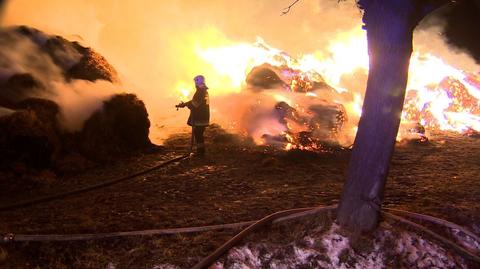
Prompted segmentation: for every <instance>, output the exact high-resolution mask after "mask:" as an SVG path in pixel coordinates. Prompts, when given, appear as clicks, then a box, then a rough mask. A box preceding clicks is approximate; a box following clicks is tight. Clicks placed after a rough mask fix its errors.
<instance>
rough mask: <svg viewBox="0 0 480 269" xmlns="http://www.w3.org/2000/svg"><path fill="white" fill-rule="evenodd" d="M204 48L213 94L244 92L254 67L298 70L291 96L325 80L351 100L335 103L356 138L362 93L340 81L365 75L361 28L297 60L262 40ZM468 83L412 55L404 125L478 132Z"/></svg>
mask: <svg viewBox="0 0 480 269" xmlns="http://www.w3.org/2000/svg"><path fill="white" fill-rule="evenodd" d="M217 41H218V40H217ZM223 43H227V42H225V41H223ZM204 45H207V46H205V47H197V48H196V53H197V55H198V56H199V57H200V58H201V59H202V60H203V61H204V62H205V64H206V65H207V66H209V67H211V69H212V70H211V71H212V72H211V73H210V74H209V77H212V78H213V80H214V81H222V83H221V84H217V85H216V89H221V90H216V91H215V92H214V93H213V94H214V95H226V94H230V93H238V92H241V91H242V90H244V88H245V79H246V77H247V74H248V73H249V72H250V71H251V70H252V68H254V67H256V66H259V65H262V64H264V63H268V64H270V65H271V66H276V67H288V68H290V69H293V70H299V71H300V73H301V76H300V77H299V78H292V81H291V82H290V83H289V84H290V88H291V89H290V90H291V92H294V91H295V88H294V86H295V85H297V84H298V83H300V82H301V81H300V80H305V81H307V83H310V82H314V81H318V80H323V81H324V82H326V83H327V84H328V85H330V86H331V87H333V88H334V89H335V90H336V91H337V92H338V93H342V92H343V93H344V94H347V95H350V96H351V98H350V101H337V102H338V103H340V104H341V105H343V106H344V107H345V109H346V112H347V115H348V119H349V120H350V121H354V124H353V125H352V126H351V128H349V130H345V131H346V132H350V135H351V136H354V134H355V132H356V130H357V127H356V124H357V122H358V119H359V117H360V116H361V107H362V102H363V92H364V89H358V88H345V87H343V86H342V83H341V82H342V78H343V77H344V76H345V75H348V74H352V73H354V72H358V71H359V70H360V71H361V72H364V73H365V74H366V73H368V53H367V42H366V36H365V32H364V31H362V30H361V28H360V27H356V28H354V30H351V31H348V32H345V33H342V34H340V35H339V36H338V38H336V39H334V40H332V41H331V44H330V45H329V46H328V47H327V50H326V51H327V52H328V53H320V52H315V53H313V54H306V55H300V56H299V57H297V58H294V57H291V56H289V55H288V54H287V53H285V52H283V51H281V50H280V49H275V48H272V47H270V46H269V45H267V44H266V42H265V41H263V40H262V39H261V38H258V39H257V42H255V43H254V44H246V43H239V44H231V45H225V46H223V45H219V44H206V43H205V44H204ZM318 75H320V76H321V77H320V78H319V77H318ZM472 81H478V77H477V76H476V75H474V74H467V73H466V72H464V71H462V70H459V69H456V68H454V67H452V66H450V65H448V64H446V63H445V62H444V61H443V60H442V59H441V58H439V57H437V56H435V55H434V54H432V53H430V52H425V51H418V50H416V51H414V53H413V54H412V58H411V62H410V70H409V81H408V86H407V98H406V102H405V107H404V112H403V113H402V125H407V124H409V123H412V122H413V123H415V122H418V123H421V124H422V125H424V126H425V127H426V128H427V130H428V131H433V130H449V131H454V132H459V133H462V132H465V131H468V130H471V129H473V130H476V131H480V102H479V97H480V90H479V87H478V85H475V84H474V83H472ZM179 85H180V84H179ZM307 85H308V84H307ZM179 90H180V95H181V96H185V95H186V93H187V91H186V90H185V88H182V87H180V88H179ZM190 93H191V92H190ZM298 94H304V95H307V96H308V97H310V98H319V99H322V98H324V97H323V96H321V95H320V94H317V93H315V92H308V91H307V92H306V93H298ZM273 98H274V99H276V100H277V101H284V102H286V103H288V104H289V105H293V106H294V107H302V104H301V103H295V102H297V101H294V100H293V99H292V100H291V99H289V97H288V95H278V94H275V95H273ZM399 138H400V139H401V138H402V136H401V135H400V137H399Z"/></svg>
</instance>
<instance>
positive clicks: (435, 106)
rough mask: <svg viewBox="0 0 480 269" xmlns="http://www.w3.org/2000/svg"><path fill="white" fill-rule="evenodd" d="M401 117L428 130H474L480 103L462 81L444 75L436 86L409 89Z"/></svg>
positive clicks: (479, 126) (478, 121)
mask: <svg viewBox="0 0 480 269" xmlns="http://www.w3.org/2000/svg"><path fill="white" fill-rule="evenodd" d="M402 120H404V121H413V122H419V123H421V124H422V125H424V126H425V127H426V128H427V129H429V130H449V131H456V132H460V133H463V132H466V131H467V130H469V129H473V130H476V131H478V130H480V103H479V100H478V99H476V98H475V97H474V96H473V95H472V94H470V91H469V90H468V88H467V87H466V86H465V84H464V83H462V82H461V81H459V80H458V79H456V78H454V77H447V78H445V79H443V80H442V81H441V82H440V83H439V84H438V85H434V86H432V87H425V88H423V89H421V90H410V91H409V92H408V93H407V97H406V100H405V106H404V113H403V117H402Z"/></svg>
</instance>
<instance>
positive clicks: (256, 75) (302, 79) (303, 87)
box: [245, 63, 333, 92]
mask: <svg viewBox="0 0 480 269" xmlns="http://www.w3.org/2000/svg"><path fill="white" fill-rule="evenodd" d="M245 81H246V82H247V85H248V86H249V87H250V89H253V90H263V89H278V88H282V89H289V90H292V91H295V92H311V91H316V90H319V89H328V90H333V88H332V87H330V86H329V85H328V84H327V83H326V82H325V80H324V79H323V78H322V76H321V75H320V74H318V73H310V74H308V75H307V74H305V73H303V72H301V71H300V70H295V69H292V68H290V67H288V66H286V65H282V66H273V65H271V64H267V63H265V64H262V65H259V66H256V67H254V68H253V69H252V70H251V71H250V73H248V75H247V77H246V80H245Z"/></svg>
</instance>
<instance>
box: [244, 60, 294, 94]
mask: <svg viewBox="0 0 480 269" xmlns="http://www.w3.org/2000/svg"><path fill="white" fill-rule="evenodd" d="M246 82H247V84H248V85H249V86H250V87H252V88H253V89H274V88H278V87H284V86H287V84H286V83H285V82H284V81H283V80H282V79H281V78H280V77H279V76H278V75H277V73H276V72H275V71H273V66H271V65H269V64H263V65H260V66H256V67H254V68H253V69H252V71H250V73H248V75H247V78H246Z"/></svg>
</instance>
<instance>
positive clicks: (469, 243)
mask: <svg viewBox="0 0 480 269" xmlns="http://www.w3.org/2000/svg"><path fill="white" fill-rule="evenodd" d="M451 231H452V234H453V236H454V237H455V239H456V240H457V242H459V243H460V244H462V246H464V247H466V248H468V249H469V250H471V251H474V252H478V251H480V242H478V241H477V240H475V238H472V237H471V236H468V235H467V234H465V233H463V232H462V231H460V230H458V229H451Z"/></svg>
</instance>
